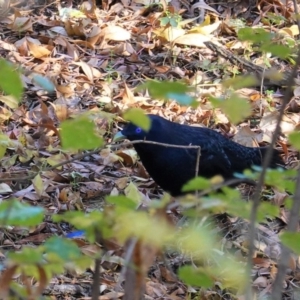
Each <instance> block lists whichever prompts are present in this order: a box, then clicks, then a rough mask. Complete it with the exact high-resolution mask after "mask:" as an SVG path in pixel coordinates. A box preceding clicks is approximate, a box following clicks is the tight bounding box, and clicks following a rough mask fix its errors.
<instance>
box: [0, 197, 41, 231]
mask: <svg viewBox="0 0 300 300" xmlns="http://www.w3.org/2000/svg"><path fill="white" fill-rule="evenodd" d="M43 213H44V209H43V208H41V207H37V206H30V205H28V204H24V203H21V202H19V201H17V200H15V199H10V200H9V201H4V202H2V203H1V204H0V224H1V225H11V226H34V225H38V224H39V223H40V222H42V220H43Z"/></svg>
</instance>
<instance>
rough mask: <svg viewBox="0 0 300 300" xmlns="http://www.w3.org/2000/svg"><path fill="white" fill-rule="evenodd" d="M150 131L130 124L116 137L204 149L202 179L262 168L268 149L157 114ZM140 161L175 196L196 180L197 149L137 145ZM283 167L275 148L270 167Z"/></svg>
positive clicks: (202, 154)
mask: <svg viewBox="0 0 300 300" xmlns="http://www.w3.org/2000/svg"><path fill="white" fill-rule="evenodd" d="M148 116H149V118H150V120H151V127H150V130H149V131H148V132H145V131H143V130H142V129H141V128H139V127H137V126H135V125H134V124H132V123H129V124H128V125H126V126H125V128H124V129H123V130H122V131H121V132H119V133H118V134H117V139H120V138H121V137H122V138H127V139H129V140H130V141H135V140H147V141H153V142H160V143H167V144H175V145H181V146H189V145H195V146H201V154H200V164H199V173H198V175H199V176H203V177H206V178H211V177H213V176H215V175H222V176H223V178H224V179H226V180H227V179H231V178H233V177H234V175H233V174H234V173H235V172H239V173H241V172H243V171H244V170H245V169H247V168H250V167H251V166H252V165H258V166H259V165H261V164H262V161H263V158H264V156H265V153H266V150H267V147H257V148H251V147H245V146H243V145H240V144H238V143H235V142H233V141H231V140H229V139H227V138H226V137H224V136H222V135H221V134H220V133H218V132H216V131H214V130H212V129H209V128H202V127H193V126H188V125H181V124H178V123H174V122H171V121H168V120H166V119H164V118H162V117H159V116H156V115H148ZM134 148H135V149H136V151H137V153H138V155H139V156H140V159H141V161H142V163H143V165H144V166H145V168H146V170H147V171H148V173H149V174H150V176H151V177H152V178H153V179H154V181H155V182H156V183H157V184H158V185H160V186H161V188H162V189H164V190H165V191H167V192H169V193H170V194H171V195H173V196H177V195H180V194H182V192H181V189H182V186H183V185H184V184H185V183H186V182H187V181H189V180H190V179H192V178H194V177H195V169H196V159H197V149H178V148H170V147H164V146H160V145H152V144H146V143H138V144H134ZM278 165H283V161H282V159H281V157H280V155H279V153H278V151H277V150H275V149H274V152H273V157H272V161H271V164H270V167H271V168H275V167H277V166H278Z"/></svg>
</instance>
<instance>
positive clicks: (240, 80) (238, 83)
mask: <svg viewBox="0 0 300 300" xmlns="http://www.w3.org/2000/svg"><path fill="white" fill-rule="evenodd" d="M255 84H257V78H256V77H255V76H253V75H240V76H236V77H234V78H230V79H226V80H224V81H223V82H222V85H223V86H224V87H225V88H229V87H230V88H232V89H234V90H238V89H241V88H245V87H252V86H253V85H255Z"/></svg>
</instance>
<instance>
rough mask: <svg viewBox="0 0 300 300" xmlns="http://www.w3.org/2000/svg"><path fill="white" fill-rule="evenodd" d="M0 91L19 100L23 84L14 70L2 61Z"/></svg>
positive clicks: (0, 64)
mask: <svg viewBox="0 0 300 300" xmlns="http://www.w3.org/2000/svg"><path fill="white" fill-rule="evenodd" d="M0 89H1V90H3V91H4V92H5V93H6V94H9V95H12V96H14V97H15V98H16V99H17V100H19V101H20V100H21V96H22V93H23V84H22V81H21V78H20V74H19V73H18V72H17V71H16V68H15V67H14V66H13V65H12V64H10V63H9V62H7V61H6V60H4V59H0Z"/></svg>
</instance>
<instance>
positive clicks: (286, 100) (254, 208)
mask: <svg viewBox="0 0 300 300" xmlns="http://www.w3.org/2000/svg"><path fill="white" fill-rule="evenodd" d="M294 2H295V1H294ZM294 5H295V9H296V4H294ZM298 26H299V21H298ZM299 28H300V27H299ZM299 66H300V47H299V48H298V54H297V60H296V64H295V66H294V68H293V70H292V72H291V73H290V76H289V78H288V82H289V84H288V86H287V89H286V92H285V95H284V98H283V103H282V105H281V108H280V110H279V115H278V119H277V124H276V128H275V131H274V134H273V137H272V141H271V143H270V145H269V149H268V151H267V153H266V156H265V159H264V162H263V166H262V171H261V174H260V177H259V180H258V183H257V188H256V190H255V193H254V197H253V204H252V209H251V215H250V228H249V255H248V261H247V263H248V274H249V278H251V275H250V274H251V269H252V260H253V254H254V251H255V245H254V240H255V235H256V225H255V223H256V215H257V211H258V207H259V203H260V193H261V189H262V187H263V184H264V180H265V176H266V171H267V166H268V165H269V164H270V162H271V158H272V153H273V148H274V146H275V143H276V140H277V137H278V135H279V133H280V123H281V121H282V118H283V115H284V111H285V108H286V106H287V105H288V103H289V101H290V99H291V97H292V96H293V85H294V78H295V77H296V75H297V70H298V67H299ZM280 286H282V282H281V283H280ZM252 299H253V297H252V287H251V282H250V281H249V284H248V286H247V290H246V300H252ZM272 299H273V298H272Z"/></svg>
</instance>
